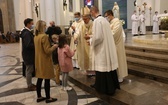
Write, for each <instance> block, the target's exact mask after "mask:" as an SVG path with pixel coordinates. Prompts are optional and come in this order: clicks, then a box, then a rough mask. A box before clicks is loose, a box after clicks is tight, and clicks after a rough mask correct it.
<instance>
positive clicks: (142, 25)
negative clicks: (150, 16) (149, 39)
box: [139, 14, 146, 34]
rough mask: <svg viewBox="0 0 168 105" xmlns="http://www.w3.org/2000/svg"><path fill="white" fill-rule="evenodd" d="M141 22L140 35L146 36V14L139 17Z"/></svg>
mask: <svg viewBox="0 0 168 105" xmlns="http://www.w3.org/2000/svg"><path fill="white" fill-rule="evenodd" d="M139 20H140V34H146V25H145V20H146V19H145V16H144V14H141V15H140V16H139Z"/></svg>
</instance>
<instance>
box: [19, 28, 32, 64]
mask: <svg viewBox="0 0 168 105" xmlns="http://www.w3.org/2000/svg"><path fill="white" fill-rule="evenodd" d="M20 37H21V38H22V57H23V61H24V63H25V65H34V63H35V47H34V35H33V33H32V32H31V31H29V30H28V29H23V30H22V32H21V35H20Z"/></svg>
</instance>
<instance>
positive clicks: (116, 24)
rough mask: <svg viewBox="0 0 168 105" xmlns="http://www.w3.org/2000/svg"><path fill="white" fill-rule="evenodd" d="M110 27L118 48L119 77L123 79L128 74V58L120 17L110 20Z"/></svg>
mask: <svg viewBox="0 0 168 105" xmlns="http://www.w3.org/2000/svg"><path fill="white" fill-rule="evenodd" d="M110 27H111V31H112V34H113V36H114V41H115V45H116V49H117V57H118V69H117V73H118V78H119V79H122V78H124V77H126V76H128V68H127V60H126V53H125V46H124V40H123V36H124V35H123V27H122V24H121V22H120V20H119V19H118V18H114V19H113V20H111V21H110Z"/></svg>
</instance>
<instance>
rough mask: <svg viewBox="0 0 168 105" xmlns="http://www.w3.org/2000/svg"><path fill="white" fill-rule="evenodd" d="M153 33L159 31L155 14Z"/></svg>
mask: <svg viewBox="0 0 168 105" xmlns="http://www.w3.org/2000/svg"><path fill="white" fill-rule="evenodd" d="M153 33H154V34H158V33H159V18H158V17H157V15H154V16H153Z"/></svg>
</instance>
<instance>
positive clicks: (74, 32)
mask: <svg viewBox="0 0 168 105" xmlns="http://www.w3.org/2000/svg"><path fill="white" fill-rule="evenodd" d="M74 20H75V21H74V22H73V23H72V25H71V27H70V28H69V34H70V35H71V42H70V48H71V49H72V50H75V49H76V48H77V37H78V36H79V33H80V28H81V25H82V24H83V20H82V18H81V14H80V12H76V13H75V14H74ZM76 50H78V49H76ZM77 57H78V53H75V55H74V56H73V57H72V62H73V67H74V68H79V66H78V58H77Z"/></svg>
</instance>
